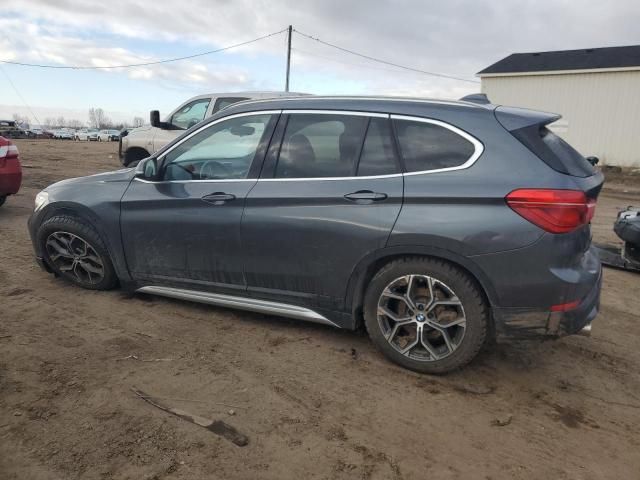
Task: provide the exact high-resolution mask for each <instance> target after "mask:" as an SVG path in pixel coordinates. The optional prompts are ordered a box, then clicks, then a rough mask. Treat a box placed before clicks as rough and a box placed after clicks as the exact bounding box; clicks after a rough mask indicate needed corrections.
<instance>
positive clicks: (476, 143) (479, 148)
mask: <svg viewBox="0 0 640 480" xmlns="http://www.w3.org/2000/svg"><path fill="white" fill-rule="evenodd" d="M391 119H392V120H407V121H410V122H421V123H431V124H433V125H438V126H440V127H443V128H446V129H447V130H450V131H452V132H453V133H456V134H458V135H460V136H461V137H462V138H464V139H465V140H467V141H469V142H471V144H472V145H473V147H474V151H473V154H472V155H471V156H470V157H469V159H468V160H467V161H466V162H464V163H463V164H462V165H458V166H456V167H446V168H436V169H434V170H420V171H417V172H405V173H403V175H405V176H413V175H426V174H430V173H440V172H454V171H456V170H464V169H467V168H469V167H471V166H472V165H473V164H474V163H476V160H478V158H480V155H482V152H484V145H483V143H482V142H481V141H480V140H478V139H477V138H475V137H474V136H472V135H470V134H468V133H467V132H465V131H464V130H461V129H460V128H458V127H455V126H453V125H451V124H449V123H446V122H443V121H441V120H434V119H432V118H425V117H416V116H413V115H395V114H392V115H391Z"/></svg>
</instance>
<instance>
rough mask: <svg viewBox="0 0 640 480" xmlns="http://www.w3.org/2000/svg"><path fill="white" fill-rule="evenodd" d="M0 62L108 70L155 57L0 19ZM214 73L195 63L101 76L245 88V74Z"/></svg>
mask: <svg viewBox="0 0 640 480" xmlns="http://www.w3.org/2000/svg"><path fill="white" fill-rule="evenodd" d="M0 31H1V32H3V38H2V39H1V40H0V60H11V61H20V62H25V63H36V64H53V65H60V66H75V65H80V66H92V67H108V66H111V65H126V64H134V63H148V62H154V61H157V60H159V59H160V58H158V57H157V56H155V55H154V56H152V55H143V54H141V53H136V52H132V51H130V50H128V49H125V48H122V47H116V46H108V45H105V44H104V43H103V42H98V41H94V40H89V39H87V38H83V37H81V36H80V35H79V34H78V32H75V35H74V31H73V30H69V29H68V28H58V27H55V26H54V27H53V28H50V27H43V26H40V25H37V24H36V23H33V22H27V23H26V25H25V22H24V21H21V20H17V19H10V18H0ZM216 67H217V68H216V69H215V71H212V70H210V69H209V67H207V66H206V65H204V64H202V63H199V62H198V61H195V60H185V61H182V62H180V66H179V68H176V67H175V64H160V65H153V66H148V67H137V68H131V69H118V68H114V69H110V68H109V69H104V70H103V71H104V72H107V73H114V74H124V75H127V76H129V77H130V78H134V79H143V80H153V81H165V82H169V83H177V84H181V85H184V84H185V83H186V84H193V85H195V86H197V85H208V86H209V85H215V86H216V87H218V88H221V89H226V88H237V87H238V86H244V85H248V84H249V81H248V75H247V72H246V71H244V70H243V69H241V68H238V67H236V66H233V65H224V64H219V65H217V66H216Z"/></svg>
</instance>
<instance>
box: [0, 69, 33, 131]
mask: <svg viewBox="0 0 640 480" xmlns="http://www.w3.org/2000/svg"><path fill="white" fill-rule="evenodd" d="M0 72H2V74H3V75H4V76H5V78H6V79H7V81H8V82H9V85H11V87H12V88H13V91H14V92H16V95H18V97H19V98H20V100H22V103H24V106H25V107H27V110H29V112H30V113H31V115H32V116H33V118H35V120H36V122H38V125H40V126H42V124H41V123H40V120H38V117H36V114H35V113H33V110H31V107H30V106H29V104H28V103H27V101H26V100H25V99H24V97H23V96H22V95H20V92H19V91H18V89H17V88H16V86H15V85H14V84H13V82H12V81H11V77H9V75H7V72H5V71H4V68H2V67H1V66H0Z"/></svg>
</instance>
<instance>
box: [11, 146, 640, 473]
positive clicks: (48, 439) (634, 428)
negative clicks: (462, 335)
mask: <svg viewBox="0 0 640 480" xmlns="http://www.w3.org/2000/svg"><path fill="white" fill-rule="evenodd" d="M17 143H18V146H19V148H20V151H21V153H22V159H23V163H24V167H25V169H24V187H23V189H22V190H21V192H20V194H19V195H17V196H15V197H11V198H9V200H8V201H7V203H6V204H5V206H4V207H2V208H1V209H0V478H2V479H14V478H15V479H30V480H38V479H65V480H67V479H83V480H85V479H111V478H118V479H120V478H128V479H136V480H137V479H165V478H167V479H176V478H185V479H187V478H188V479H196V478H198V479H199V478H207V479H213V478H219V479H255V478H261V479H262V478H266V479H285V478H296V479H297V478H328V479H346V478H349V479H351V478H364V479H388V478H390V479H413V478H420V479H422V478H438V479H447V478H485V479H512V478H516V479H518V478H540V479H549V478H553V479H601V478H612V479H632V478H633V479H635V478H638V475H639V473H638V472H640V433H639V429H640V373H639V372H640V348H639V346H640V321H639V320H640V318H639V314H638V312H639V311H640V275H634V274H632V273H627V272H620V271H612V270H606V271H605V277H604V287H603V296H602V311H601V314H600V316H599V317H598V319H597V322H596V323H595V324H594V329H593V336H592V337H591V338H583V337H572V338H566V339H563V340H559V341H554V342H545V343H527V344H516V345H506V346H498V347H495V348H493V349H492V350H491V351H487V352H485V353H483V354H482V355H481V356H480V357H479V358H478V359H477V361H475V362H474V363H473V364H472V365H471V366H469V367H468V368H466V369H465V370H463V371H461V372H457V373H455V374H452V375H449V376H446V377H431V376H425V375H419V374H415V373H412V372H409V371H406V370H403V369H401V368H399V367H397V366H395V365H393V364H391V363H389V362H388V361H386V360H385V359H384V358H383V357H382V356H381V355H380V354H379V353H378V352H377V351H376V350H375V349H374V348H373V347H372V345H371V344H370V343H369V341H368V340H367V338H366V337H365V336H363V335H361V334H357V333H352V332H347V331H339V330H334V329H331V328H328V327H323V326H317V325H312V324H305V323H302V322H296V321H288V320H285V319H281V318H276V317H269V316H265V315H259V314H251V313H244V312H237V311H231V310H227V309H223V308H214V307H208V306H202V305H197V304H191V303H186V302H180V301H174V300H168V299H164V298H159V297H150V296H142V295H140V296H135V297H133V298H129V297H127V296H126V295H124V294H123V293H122V292H119V291H117V290H116V291H111V292H91V291H84V290H81V289H78V288H74V287H72V286H70V285H67V284H65V283H64V282H62V281H60V280H56V279H54V278H53V276H51V275H48V274H46V273H44V272H43V271H41V270H40V269H39V268H38V267H37V266H36V265H35V263H34V262H33V259H32V252H31V245H30V241H29V238H28V234H27V230H26V221H27V217H28V216H29V214H30V212H31V209H32V205H33V198H34V196H35V194H36V193H37V191H38V190H40V189H41V188H43V187H45V186H47V185H48V184H50V183H52V182H54V181H57V180H60V179H63V178H67V177H72V176H79V175H85V174H90V173H96V172H101V171H106V170H110V169H114V168H117V167H118V162H117V155H116V150H117V145H116V144H115V143H111V144H109V143H91V144H88V143H74V142H70V141H26V140H25V141H18V142H17ZM633 203H635V204H640V188H638V186H637V185H633V184H631V185H629V184H624V185H620V186H617V185H613V184H612V185H609V186H608V187H607V189H606V191H605V192H604V194H603V195H602V196H601V199H600V201H599V204H598V210H597V216H596V219H595V225H594V236H595V238H596V239H597V240H614V239H615V238H616V237H615V235H614V234H613V232H612V231H611V225H612V222H613V220H614V218H615V214H616V211H617V209H619V208H622V207H624V206H626V205H629V204H633ZM133 356H135V358H134V357H133ZM134 386H135V387H138V388H140V389H142V390H144V391H145V392H147V393H149V394H153V395H156V396H158V397H162V398H163V400H164V401H165V402H166V403H169V404H171V405H174V406H176V407H180V408H182V409H184V410H187V411H189V412H191V413H193V414H197V415H201V416H204V417H207V418H211V419H223V420H225V421H226V422H228V423H229V424H231V425H233V426H235V427H236V428H237V429H238V430H240V431H241V432H243V433H245V434H246V435H247V436H248V437H249V439H250V444H249V445H248V446H247V447H244V448H240V447H237V446H235V445H233V444H232V443H230V442H228V441H226V440H224V439H222V438H220V437H218V436H216V435H214V434H213V433H211V432H210V431H208V430H205V429H203V428H200V427H197V426H195V425H193V424H190V423H188V422H186V421H184V420H182V419H180V418H177V417H174V416H171V415H169V414H166V413H165V412H162V411H160V410H158V409H156V408H154V407H153V406H151V405H149V404H148V403H145V402H144V401H143V400H141V399H140V398H137V397H136V396H135V395H134V394H133V392H132V391H131V390H130V389H131V388H132V387H134Z"/></svg>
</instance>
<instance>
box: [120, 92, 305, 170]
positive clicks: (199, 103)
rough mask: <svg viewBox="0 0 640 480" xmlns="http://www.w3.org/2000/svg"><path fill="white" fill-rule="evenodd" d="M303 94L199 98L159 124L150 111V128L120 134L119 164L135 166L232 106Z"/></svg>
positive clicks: (252, 94)
mask: <svg viewBox="0 0 640 480" xmlns="http://www.w3.org/2000/svg"><path fill="white" fill-rule="evenodd" d="M303 95H307V94H305V93H294V92H232V93H210V94H207V95H198V96H197V97H192V98H190V99H189V100H187V101H186V102H184V103H183V104H182V105H180V106H179V107H178V108H176V109H175V110H173V111H172V112H171V113H170V114H169V115H168V116H167V118H165V120H164V121H162V122H161V121H160V112H158V111H157V110H152V111H151V113H150V120H151V124H150V125H144V126H142V127H137V128H133V129H130V130H125V131H123V132H122V135H121V136H120V145H119V146H118V154H119V156H120V161H121V162H122V164H123V165H124V166H125V167H126V166H129V165H133V164H135V163H136V162H138V161H140V160H142V159H143V158H146V157H148V156H149V155H151V154H152V153H154V152H156V151H158V150H159V149H160V148H162V147H164V146H165V145H166V144H167V143H169V142H170V141H172V140H174V139H175V138H177V137H179V136H180V135H181V134H182V133H183V132H184V131H185V130H188V129H189V128H191V127H193V126H194V125H196V124H197V123H199V122H201V121H202V120H204V119H205V118H208V117H210V116H211V115H214V114H215V113H217V112H219V111H220V110H222V109H224V108H226V107H228V106H229V105H233V104H234V103H237V102H242V101H245V100H251V99H260V98H277V97H285V96H286V97H298V96H303Z"/></svg>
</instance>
